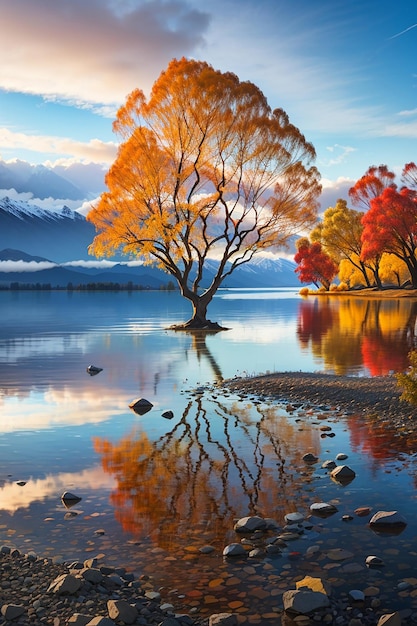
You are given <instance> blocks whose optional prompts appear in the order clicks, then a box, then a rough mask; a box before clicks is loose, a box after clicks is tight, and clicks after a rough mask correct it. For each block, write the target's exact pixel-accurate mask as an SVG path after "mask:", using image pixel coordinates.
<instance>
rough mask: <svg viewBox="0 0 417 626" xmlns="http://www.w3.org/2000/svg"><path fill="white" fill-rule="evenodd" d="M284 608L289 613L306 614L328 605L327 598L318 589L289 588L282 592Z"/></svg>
mask: <svg viewBox="0 0 417 626" xmlns="http://www.w3.org/2000/svg"><path fill="white" fill-rule="evenodd" d="M282 600H283V603H284V610H285V611H288V612H290V613H301V615H306V614H308V613H312V612H313V611H317V609H323V608H326V607H328V606H330V601H329V598H328V597H327V595H326V594H324V593H321V592H320V591H311V590H310V589H290V590H289V591H284V593H283V594H282Z"/></svg>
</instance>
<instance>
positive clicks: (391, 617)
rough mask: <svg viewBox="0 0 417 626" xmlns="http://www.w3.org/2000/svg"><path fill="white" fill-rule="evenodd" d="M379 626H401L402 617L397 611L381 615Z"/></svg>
mask: <svg viewBox="0 0 417 626" xmlns="http://www.w3.org/2000/svg"><path fill="white" fill-rule="evenodd" d="M377 626H401V615H400V614H399V613H398V612H397V611H396V612H395V613H387V614H386V615H381V617H380V618H379V620H378V623H377Z"/></svg>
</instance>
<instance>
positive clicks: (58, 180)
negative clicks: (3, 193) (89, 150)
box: [0, 159, 105, 201]
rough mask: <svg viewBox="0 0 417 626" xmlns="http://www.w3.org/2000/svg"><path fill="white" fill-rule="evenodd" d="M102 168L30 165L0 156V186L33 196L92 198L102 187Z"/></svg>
mask: <svg viewBox="0 0 417 626" xmlns="http://www.w3.org/2000/svg"><path fill="white" fill-rule="evenodd" d="M104 177H105V172H104V170H103V167H102V166H100V165H98V164H87V165H84V166H80V164H76V163H74V164H71V165H68V166H64V165H55V166H53V167H46V166H45V165H31V164H30V163H28V162H26V161H19V160H16V161H12V162H7V163H6V162H5V161H2V160H1V159H0V189H3V190H12V189H14V190H15V191H16V192H17V193H30V194H32V196H33V197H34V198H39V199H40V200H44V199H46V198H54V199H66V200H80V201H82V200H85V199H87V198H88V199H93V198H94V197H96V196H97V195H99V194H100V193H102V192H103V191H104V189H105V182H104Z"/></svg>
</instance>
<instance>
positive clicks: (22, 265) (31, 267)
mask: <svg viewBox="0 0 417 626" xmlns="http://www.w3.org/2000/svg"><path fill="white" fill-rule="evenodd" d="M53 267H56V263H50V262H49V261H0V272H6V273H10V272H40V271H41V270H50V269H51V268H53Z"/></svg>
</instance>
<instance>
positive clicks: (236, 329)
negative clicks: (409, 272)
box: [0, 291, 417, 623]
mask: <svg viewBox="0 0 417 626" xmlns="http://www.w3.org/2000/svg"><path fill="white" fill-rule="evenodd" d="M182 306H183V302H182V299H181V298H180V296H178V294H169V295H168V294H162V293H161V294H137V293H135V294H131V295H128V294H126V293H118V294H109V293H106V294H77V293H74V294H72V295H71V297H69V296H68V294H66V293H50V294H30V293H27V294H24V293H19V294H5V293H2V294H0V322H1V324H0V409H1V412H0V450H1V454H0V543H11V541H13V542H14V543H15V545H16V546H17V547H18V548H19V549H24V550H29V549H34V550H35V551H36V552H38V553H40V554H46V555H52V556H54V555H56V554H61V555H62V556H63V558H66V559H69V560H72V559H74V558H79V559H82V558H86V557H87V556H91V554H98V553H104V554H105V555H106V560H107V559H108V560H110V561H111V560H113V561H114V562H117V563H118V564H122V565H126V564H129V565H130V566H131V567H133V568H134V569H137V570H138V571H141V572H144V573H148V574H150V575H154V573H155V570H156V571H157V573H158V576H159V583H160V585H171V586H175V588H179V587H181V588H183V589H184V593H185V594H188V593H189V592H190V590H192V591H197V589H198V592H199V593H200V594H201V597H206V591H207V586H208V585H209V582H210V581H211V580H212V579H213V577H215V578H217V577H218V576H220V577H221V578H223V580H225V581H229V580H233V581H236V579H238V578H239V577H240V578H241V580H240V582H238V583H235V582H234V583H233V584H236V586H235V587H233V585H231V586H230V588H229V589H226V587H227V584H228V583H227V582H225V584H224V585H223V586H221V585H220V587H221V589H220V590H216V591H212V590H211V588H210V590H211V591H212V593H210V594H208V595H207V597H209V596H214V595H215V596H216V598H215V600H216V610H217V608H219V609H221V610H223V609H224V610H228V609H229V608H230V607H229V605H228V601H229V600H231V601H232V600H236V593H241V594H245V595H242V597H243V598H245V603H246V604H247V607H248V609H247V610H249V609H250V610H252V609H253V607H255V606H257V603H259V607H260V608H259V610H261V609H262V610H264V611H266V612H268V611H269V610H270V608H271V606H274V605H275V604H276V600H275V599H274V598H276V593H277V588H278V587H277V585H279V584H281V585H283V586H284V587H289V586H291V579H299V578H300V576H301V575H304V573H305V568H306V567H307V568H309V567H310V565H311V563H310V562H307V563H306V561H305V560H303V559H301V560H300V561H297V560H296V559H295V560H294V559H293V555H292V554H293V552H297V551H298V553H300V554H301V553H303V552H305V550H306V548H307V546H308V545H310V542H314V543H316V542H319V543H321V545H322V547H323V549H324V548H326V547H327V545H330V544H332V545H338V543H340V537H342V536H343V542H344V543H346V544H348V545H349V544H351V545H352V546H353V548H352V549H354V550H355V553H357V559H358V560H359V561H360V562H361V563H362V562H363V558H364V555H363V554H362V552H363V551H364V550H365V549H366V552H365V556H366V554H377V553H378V551H379V550H381V549H382V548H381V547H380V545H379V544H378V543H377V541H378V537H375V536H374V534H373V533H369V532H368V531H369V529H367V528H366V525H365V523H364V522H363V520H361V521H357V520H354V521H353V522H352V524H349V525H348V526H347V525H346V524H344V525H343V530H342V531H341V527H340V516H339V515H334V516H332V519H330V520H327V519H326V520H318V521H317V529H316V530H314V531H312V532H311V534H310V535H309V536H308V538H307V537H306V536H304V537H303V538H302V539H300V541H299V542H298V544H297V547H296V548H295V550H294V548H293V547H291V546H289V548H288V551H287V553H285V554H283V555H282V557H280V559H281V560H278V557H277V558H276V559H274V560H273V563H271V562H269V561H268V560H265V562H263V561H262V563H261V562H256V563H255V565H253V566H252V565H251V564H248V566H247V567H253V569H254V570H256V574H257V576H258V580H257V582H256V584H257V587H258V588H257V590H256V594H255V593H254V594H253V595H251V590H250V586H248V580H249V578H248V574H247V571H244V570H241V569H239V568H236V567H235V566H234V565H233V564H230V563H224V562H223V561H222V558H221V551H222V549H223V547H224V543H225V542H227V541H230V540H235V539H236V537H235V535H234V533H233V530H232V529H233V523H234V519H235V518H236V517H242V516H245V515H248V514H252V513H256V514H259V515H261V516H267V517H274V518H275V519H276V520H277V521H278V522H280V521H282V520H283V515H284V514H285V513H287V512H289V511H294V510H299V509H301V510H302V511H304V512H308V510H309V505H310V504H311V502H313V501H331V502H335V503H336V504H337V506H338V509H339V510H340V511H341V512H342V511H343V513H345V512H348V513H351V512H352V511H353V510H354V509H355V508H356V507H357V506H359V505H364V504H366V505H369V506H370V507H374V508H381V509H388V510H390V508H392V506H399V507H401V510H402V512H403V513H405V514H406V516H407V517H408V518H409V519H410V520H411V521H412V520H414V519H415V518H416V515H417V511H416V506H417V502H416V501H415V499H414V497H413V496H414V489H415V475H416V471H415V467H414V465H415V458H414V457H415V451H416V450H417V443H416V442H415V441H414V440H413V439H412V438H411V437H407V438H406V437H402V438H398V439H397V438H395V436H394V435H393V433H391V432H390V431H389V429H388V428H386V425H384V427H383V428H378V427H377V426H376V425H371V426H369V425H368V426H366V425H364V424H363V423H362V420H361V419H360V418H358V419H356V417H355V416H349V418H348V419H345V418H342V417H340V416H338V415H336V414H335V415H333V414H327V415H326V416H325V418H324V421H323V416H322V415H318V414H315V413H314V412H313V411H312V412H309V411H308V410H305V411H302V410H296V411H294V412H292V413H287V411H286V403H285V405H283V406H280V405H277V404H276V403H272V402H271V403H269V402H268V401H267V400H262V401H260V400H259V399H255V398H245V397H237V396H230V395H227V394H222V393H221V391H220V390H219V388H218V386H216V385H215V384H214V383H215V382H216V381H220V380H222V379H223V378H232V377H234V376H235V375H236V374H238V375H245V374H252V373H253V374H259V373H265V372H267V371H294V370H302V371H306V372H311V371H315V370H322V371H326V372H329V373H334V372H336V373H339V374H349V375H362V374H371V375H376V374H385V373H387V372H388V371H390V370H392V369H393V370H402V369H404V368H405V367H406V365H407V354H408V352H409V350H410V348H411V347H414V344H415V320H416V307H417V304H416V302H415V301H414V300H409V299H404V300H398V301H377V300H364V299H362V298H357V297H350V296H346V295H345V296H341V297H334V298H333V297H330V298H327V297H308V298H307V299H305V300H304V299H301V298H300V297H298V296H297V295H296V294H294V293H290V294H286V293H284V292H283V291H281V292H279V294H278V296H277V294H275V293H270V292H264V293H262V294H260V293H256V294H255V297H254V294H253V293H245V292H241V293H237V292H233V293H232V292H230V291H229V292H225V293H219V294H218V297H217V298H215V300H214V301H213V310H212V313H211V317H212V318H213V319H216V320H218V321H219V322H220V323H221V324H222V325H223V326H226V327H228V328H230V330H229V331H227V332H222V333H218V334H215V335H206V334H196V333H193V334H186V333H175V332H171V331H168V330H166V329H167V328H168V327H169V326H171V325H172V324H174V323H176V322H178V321H179V320H182V319H185V316H186V313H184V311H183V310H182V308H181V307H182ZM89 364H95V365H96V366H99V367H100V368H102V371H101V372H100V374H99V375H98V376H90V375H89V374H88V373H87V372H86V368H87V366H88V365H89ZM139 397H144V398H146V399H148V400H149V401H150V402H151V403H152V405H153V407H152V409H151V410H150V411H149V412H147V413H146V414H145V415H142V416H139V415H137V414H135V413H134V412H133V411H131V410H130V409H129V403H131V402H132V400H134V399H135V398H139ZM166 411H172V418H171V419H165V418H164V417H163V415H164V413H165V412H166ZM324 422H325V423H326V425H327V426H328V427H330V429H331V430H332V434H333V435H334V438H330V437H328V434H327V433H328V431H323V430H321V427H322V426H323V424H324ZM405 427H406V425H405ZM341 451H343V452H346V453H347V454H348V457H349V461H348V463H349V465H350V466H351V467H352V468H353V469H354V471H355V473H356V477H355V479H354V480H353V481H352V482H351V483H350V484H349V485H347V486H340V485H338V484H336V483H334V482H333V481H332V480H331V479H330V477H329V476H328V475H327V473H326V471H325V470H323V469H321V467H320V462H321V461H323V460H325V459H329V458H335V456H336V454H337V453H339V452H341ZM305 452H312V453H313V454H315V455H316V456H318V457H319V459H320V461H319V463H318V464H313V465H307V464H306V463H304V461H303V460H302V456H303V455H304V453H305ZM20 480H22V482H25V483H26V484H25V485H24V486H19V484H18V482H19V481H20ZM66 490H70V491H73V492H74V493H77V494H78V495H80V496H81V497H82V501H81V502H80V504H81V505H82V506H80V507H77V515H76V516H74V517H71V518H69V519H65V512H64V507H63V505H62V502H61V500H60V498H61V495H62V493H63V492H64V491H66ZM393 494H394V495H393ZM410 494H412V497H410ZM393 499H394V500H395V502H393ZM64 519H65V522H64ZM46 520H48V521H46ZM98 523H99V526H100V528H102V529H104V530H105V534H104V535H102V534H100V535H99V536H96V535H95V531H96V529H97V525H98ZM313 532H316V535H313ZM412 532H413V524H412V523H410V524H409V525H408V527H407V529H406V530H405V531H404V534H403V535H402V536H401V538H400V540H401V541H404V542H406V541H409V542H410V543H411V542H412V541H414V537H413V536H412ZM132 537H133V538H134V543H133V544H132V543H129V542H130V540H131V538H132ZM396 541H398V538H396ZM135 543H140V547H139V548H138V549H137V551H135V550H134V549H133V548H132V545H134V544H135ZM205 543H211V544H213V545H214V546H215V548H216V552H215V553H214V554H212V555H211V556H210V557H207V556H206V555H204V556H203V555H201V554H200V553H199V548H200V547H201V546H202V545H203V544H205ZM386 547H387V549H389V548H391V547H395V548H396V549H398V550H399V551H400V552H401V559H402V561H406V567H405V569H407V568H413V567H414V563H413V562H412V561H413V558H414V557H413V555H412V554H411V551H410V550H409V548H408V546H407V544H406V543H401V545H400V544H399V543H396V544H395V545H393V546H390V545H387V546H386ZM148 548H149V549H148ZM153 549H155V550H157V552H153V551H152V550H153ZM162 550H163V551H164V552H162ZM161 554H162V555H163V557H161ZM161 558H163V559H164V560H163V566H162V567H161ZM320 558H321V560H320V562H317V563H315V565H314V567H316V568H317V571H318V573H319V575H323V576H326V571H327V570H326V567H327V565H328V563H327V561H326V560H325V558H324V557H320ZM393 559H394V557H393ZM191 562H192V564H193V567H188V565H189V563H191ZM400 565H401V567H403V566H404V562H402V563H401V564H400ZM303 568H304V569H303ZM321 568H322V569H321ZM245 569H247V568H245ZM398 569H399V571H400V567H399V566H398ZM332 571H333V572H334V570H332ZM402 571H403V570H402V569H401V572H402ZM409 571H411V569H409ZM387 572H388V574H387V578H389V577H390V576H391V578H390V579H389V580H387V587H388V588H389V589H392V587H393V585H392V568H391V569H390V568H388V567H387ZM390 572H391V574H390ZM367 574H368V572H367V571H366V572H365V573H364V574H363V582H364V585H365V582H366V581H365V578H366V576H367ZM403 575H404V574H403V573H401V574H400V573H398V577H400V576H403ZM342 578H344V577H343V575H341V579H342ZM340 584H342V583H340ZM381 584H383V582H382V583H381ZM268 585H269V587H268ZM260 588H262V589H261V591H262V594H265V595H263V596H262V598H261V596H260V595H259V591H260ZM274 591H275V596H274V595H273V592H274ZM187 598H188V599H189V600H190V606H192V604H191V603H192V602H193V601H194V600H192V599H191V598H192V596H187ZM194 599H195V597H194ZM211 601H212V600H211ZM187 602H188V600H185V601H184V603H185V604H187ZM261 605H262V606H261ZM188 608H189V607H188ZM204 608H206V609H207V611H210V609H211V608H212V605H211V606H210V605H209V604H208V603H207V607H203V609H204ZM266 623H267V622H266Z"/></svg>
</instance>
